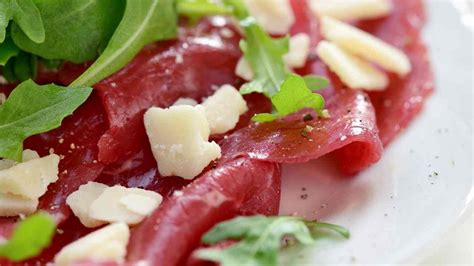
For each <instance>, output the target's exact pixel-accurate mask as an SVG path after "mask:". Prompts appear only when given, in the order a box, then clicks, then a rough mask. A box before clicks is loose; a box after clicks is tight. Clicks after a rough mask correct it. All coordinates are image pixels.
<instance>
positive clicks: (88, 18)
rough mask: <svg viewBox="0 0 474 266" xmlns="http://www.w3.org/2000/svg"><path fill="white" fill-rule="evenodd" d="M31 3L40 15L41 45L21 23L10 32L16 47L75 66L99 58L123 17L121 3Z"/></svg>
mask: <svg viewBox="0 0 474 266" xmlns="http://www.w3.org/2000/svg"><path fill="white" fill-rule="evenodd" d="M16 1H19V2H20V0H16ZM29 1H31V0H29ZM34 2H35V3H36V6H37V7H38V9H39V11H40V13H41V17H42V20H43V25H44V30H45V33H46V38H45V39H44V42H41V43H37V42H34V41H32V40H30V38H29V37H28V36H27V35H26V34H25V31H24V29H23V27H21V25H20V24H18V25H17V24H14V25H12V30H11V32H12V38H13V41H14V42H15V44H16V45H17V46H18V47H20V48H21V49H22V50H24V51H27V52H30V53H32V54H36V55H38V56H40V57H43V58H46V59H63V60H69V61H72V62H75V63H81V62H84V61H87V60H92V59H95V58H97V57H98V55H99V53H100V52H101V51H102V50H103V49H104V48H105V47H106V46H107V42H108V41H109V39H110V37H111V36H112V34H113V33H114V30H115V28H116V27H117V25H118V23H119V21H120V18H121V17H122V14H123V4H124V2H123V1H122V0H95V1H91V0H74V1H71V0H34ZM137 2H141V1H137Z"/></svg>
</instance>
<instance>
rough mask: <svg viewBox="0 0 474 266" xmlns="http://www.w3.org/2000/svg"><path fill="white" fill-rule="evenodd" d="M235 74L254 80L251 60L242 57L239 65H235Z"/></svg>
mask: <svg viewBox="0 0 474 266" xmlns="http://www.w3.org/2000/svg"><path fill="white" fill-rule="evenodd" d="M235 75H237V76H238V77H241V78H243V79H244V80H252V79H253V76H254V74H253V69H252V67H251V66H250V64H249V62H248V61H247V59H245V57H243V56H242V57H241V58H240V59H239V61H238V62H237V66H236V67H235Z"/></svg>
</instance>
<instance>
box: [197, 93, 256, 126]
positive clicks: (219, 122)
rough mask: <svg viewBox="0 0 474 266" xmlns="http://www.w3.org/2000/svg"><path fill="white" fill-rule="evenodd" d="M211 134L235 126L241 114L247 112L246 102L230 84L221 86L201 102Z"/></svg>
mask: <svg viewBox="0 0 474 266" xmlns="http://www.w3.org/2000/svg"><path fill="white" fill-rule="evenodd" d="M202 106H203V107H204V111H205V113H206V119H207V122H208V123H209V127H210V129H211V134H221V133H225V132H227V131H229V130H231V129H233V128H234V127H235V125H236V124H237V122H239V118H240V115H241V114H244V113H245V112H247V110H248V108H247V103H246V102H245V100H244V98H243V97H242V95H241V94H240V93H239V91H237V89H236V88H234V87H233V86H231V85H223V86H221V87H220V88H219V89H218V90H217V91H216V92H215V93H214V94H213V95H212V96H210V97H209V98H207V99H206V100H205V101H204V102H203V103H202Z"/></svg>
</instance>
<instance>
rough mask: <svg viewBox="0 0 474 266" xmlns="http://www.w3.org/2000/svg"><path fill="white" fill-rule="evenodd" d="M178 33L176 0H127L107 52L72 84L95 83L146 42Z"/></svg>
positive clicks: (113, 71)
mask: <svg viewBox="0 0 474 266" xmlns="http://www.w3.org/2000/svg"><path fill="white" fill-rule="evenodd" d="M176 34H177V13H176V10H175V6H174V0H141V1H137V0H128V1H127V4H126V7H125V13H124V15H123V18H122V21H120V24H119V25H118V27H117V29H116V30H115V32H114V34H113V36H112V38H111V39H110V41H109V43H108V45H107V47H106V48H105V50H104V52H103V53H102V54H101V55H100V57H99V58H98V59H97V60H96V61H95V62H94V64H92V66H90V67H89V69H87V70H86V72H84V73H83V74H82V75H81V76H80V77H79V78H78V79H76V80H75V81H74V82H73V83H72V84H71V85H75V86H77V85H87V86H92V85H94V84H95V83H97V82H99V81H101V80H102V79H104V78H106V77H108V76H109V75H111V74H113V73H115V72H116V71H118V70H120V69H121V68H122V67H123V66H125V65H126V64H127V63H128V62H129V61H130V60H132V58H133V57H134V56H135V55H136V54H137V53H138V52H139V51H140V49H141V48H142V47H143V46H145V45H146V44H149V43H151V42H153V41H157V40H164V39H170V38H173V37H175V36H176Z"/></svg>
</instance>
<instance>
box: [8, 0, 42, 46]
mask: <svg viewBox="0 0 474 266" xmlns="http://www.w3.org/2000/svg"><path fill="white" fill-rule="evenodd" d="M10 20H13V21H14V22H15V23H14V24H15V25H17V27H18V28H19V29H21V31H22V32H23V33H24V34H25V36H26V38H28V39H29V40H31V41H33V42H35V43H42V42H44V40H45V30H44V27H43V21H42V19H41V14H40V12H39V10H38V7H37V6H36V5H35V3H34V2H33V1H32V0H0V43H2V42H3V41H4V39H5V36H6V29H7V26H8V24H9V22H10Z"/></svg>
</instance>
